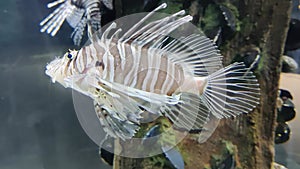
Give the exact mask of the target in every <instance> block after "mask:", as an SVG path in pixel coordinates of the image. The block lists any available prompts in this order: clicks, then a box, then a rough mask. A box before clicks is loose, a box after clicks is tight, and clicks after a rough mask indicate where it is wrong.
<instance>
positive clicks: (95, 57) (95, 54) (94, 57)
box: [90, 44, 98, 61]
mask: <svg viewBox="0 0 300 169" xmlns="http://www.w3.org/2000/svg"><path fill="white" fill-rule="evenodd" d="M90 47H91V53H92V55H91V59H92V60H93V61H97V60H98V59H97V50H96V48H95V47H94V45H93V44H91V45H90Z"/></svg>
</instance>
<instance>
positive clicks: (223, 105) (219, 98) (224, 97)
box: [201, 63, 260, 118]
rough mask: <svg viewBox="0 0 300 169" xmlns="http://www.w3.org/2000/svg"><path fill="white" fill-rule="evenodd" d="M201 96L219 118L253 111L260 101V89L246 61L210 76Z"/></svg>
mask: <svg viewBox="0 0 300 169" xmlns="http://www.w3.org/2000/svg"><path fill="white" fill-rule="evenodd" d="M201 98H202V101H203V103H204V104H206V106H207V107H208V108H209V109H210V110H211V112H212V114H213V115H214V116H216V117H217V118H223V117H232V116H236V115H239V114H241V113H248V112H250V111H252V110H253V109H254V108H255V107H256V105H257V104H258V103H259V98H260V89H259V84H258V81H257V79H256V77H255V76H254V75H253V73H252V72H251V71H249V69H248V68H246V67H245V65H244V63H233V64H231V65H229V66H227V67H225V68H222V69H220V70H218V71H216V72H214V73H212V74H211V75H209V76H208V78H207V85H206V87H205V89H204V92H203V94H202V95H201Z"/></svg>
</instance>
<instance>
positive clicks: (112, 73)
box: [108, 52, 115, 82]
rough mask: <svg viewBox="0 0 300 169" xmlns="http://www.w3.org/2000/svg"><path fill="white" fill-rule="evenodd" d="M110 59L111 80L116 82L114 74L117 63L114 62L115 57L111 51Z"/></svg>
mask: <svg viewBox="0 0 300 169" xmlns="http://www.w3.org/2000/svg"><path fill="white" fill-rule="evenodd" d="M108 60H109V68H110V72H109V80H110V81H111V82H114V75H115V63H114V57H113V56H112V55H111V53H109V52H108Z"/></svg>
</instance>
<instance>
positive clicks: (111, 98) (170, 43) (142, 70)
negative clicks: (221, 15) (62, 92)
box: [45, 3, 260, 140]
mask: <svg viewBox="0 0 300 169" xmlns="http://www.w3.org/2000/svg"><path fill="white" fill-rule="evenodd" d="M166 6H167V5H166V4H165V3H164V4H162V5H160V6H159V7H157V8H156V9H154V10H153V11H152V12H150V13H148V14H147V15H146V16H144V18H143V19H141V20H140V21H138V22H137V23H136V24H135V25H134V26H132V27H131V28H130V29H129V30H128V31H127V32H125V33H124V34H123V35H122V36H121V37H118V36H119V33H120V32H121V31H122V30H121V29H116V31H114V32H113V31H112V30H113V29H115V28H117V24H116V23H115V22H113V23H112V24H111V25H110V26H109V27H108V28H107V29H106V30H105V31H104V32H103V34H102V36H101V38H99V39H97V40H94V41H92V43H91V44H90V45H87V46H85V47H83V48H81V49H80V50H78V51H76V50H69V51H68V52H66V54H64V56H63V57H61V58H56V59H55V60H53V61H52V62H50V63H49V64H48V65H47V66H46V72H45V73H46V74H47V75H48V76H50V77H51V78H52V82H53V83H55V82H56V81H57V82H59V83H60V84H62V85H63V86H65V87H70V88H72V89H74V90H76V91H78V92H80V93H82V94H84V95H86V96H88V97H91V98H92V99H93V101H94V107H95V111H96V114H97V116H98V118H99V120H100V122H101V124H102V126H103V129H104V130H105V131H106V132H107V133H108V134H109V135H110V136H113V137H119V138H121V139H123V140H125V139H130V138H132V137H133V136H134V135H135V133H136V131H137V130H138V129H139V123H140V119H141V118H142V116H141V115H142V113H143V112H145V111H147V112H149V113H153V114H155V115H159V116H166V117H167V118H168V119H170V120H171V122H172V123H173V127H174V128H177V129H185V130H191V129H201V128H202V127H203V126H204V125H205V124H206V123H207V121H208V120H209V119H210V115H213V116H215V117H217V118H219V119H220V118H224V117H235V116H237V115H239V114H241V113H248V112H250V111H252V110H253V109H254V108H255V107H256V105H257V104H258V103H259V97H260V89H259V84H258V81H257V79H256V77H255V76H254V75H253V73H252V72H251V71H250V70H249V69H248V68H247V67H246V66H245V65H244V63H233V64H231V65H229V66H227V67H222V56H221V55H220V53H219V51H218V50H217V48H216V46H215V45H214V43H212V41H211V40H210V39H208V38H207V37H205V36H204V35H198V34H191V35H189V36H185V37H181V38H179V39H172V40H170V39H169V37H168V36H166V35H168V34H170V33H171V32H173V31H174V30H175V29H177V28H178V27H179V26H181V25H183V24H185V23H188V22H189V21H191V20H192V16H190V15H185V12H184V11H183V10H182V11H179V12H177V13H175V14H173V15H171V16H167V17H164V18H162V19H156V20H155V21H152V22H149V23H147V24H145V25H144V26H142V24H143V23H145V20H147V19H148V18H149V17H150V16H152V15H153V14H154V13H155V12H156V11H158V10H160V9H163V8H166ZM108 35H111V36H110V37H109V36H108Z"/></svg>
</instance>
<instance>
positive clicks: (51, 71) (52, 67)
mask: <svg viewBox="0 0 300 169" xmlns="http://www.w3.org/2000/svg"><path fill="white" fill-rule="evenodd" d="M77 54H78V51H76V50H69V51H68V52H66V53H65V54H64V55H63V56H62V57H57V58H56V59H54V60H53V61H51V62H50V63H49V64H47V66H46V71H45V73H46V75H48V76H50V77H51V79H52V82H53V83H55V82H58V83H60V84H61V85H63V86H64V87H66V86H67V85H66V84H65V78H67V77H69V76H71V75H72V74H71V69H72V68H71V67H70V66H72V64H71V63H72V62H73V60H74V59H75V58H76V57H77Z"/></svg>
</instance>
